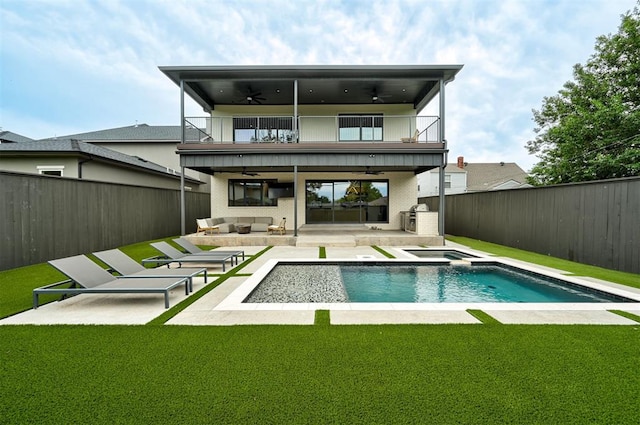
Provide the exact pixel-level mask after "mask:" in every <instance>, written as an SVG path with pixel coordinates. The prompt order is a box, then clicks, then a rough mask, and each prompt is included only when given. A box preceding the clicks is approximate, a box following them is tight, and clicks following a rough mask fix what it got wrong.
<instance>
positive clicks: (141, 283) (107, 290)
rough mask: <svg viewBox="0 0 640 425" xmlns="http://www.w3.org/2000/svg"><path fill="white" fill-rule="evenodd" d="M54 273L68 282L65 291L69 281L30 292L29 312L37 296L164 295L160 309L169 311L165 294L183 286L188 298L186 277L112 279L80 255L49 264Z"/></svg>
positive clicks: (35, 304) (35, 303)
mask: <svg viewBox="0 0 640 425" xmlns="http://www.w3.org/2000/svg"><path fill="white" fill-rule="evenodd" d="M49 264H51V265H52V266H53V267H55V268H56V269H58V270H60V271H61V272H62V273H64V274H65V275H67V277H69V279H70V280H71V282H72V286H71V287H69V288H61V287H60V286H62V285H63V284H68V283H69V281H68V280H67V281H64V282H57V283H53V284H51V285H47V286H43V287H40V288H36V289H34V290H33V308H34V309H35V308H38V302H39V296H40V294H62V295H63V296H66V295H76V294H152V293H161V294H164V307H165V308H169V291H170V290H171V289H173V288H175V287H176V286H178V285H181V284H184V288H185V289H184V291H185V295H189V283H188V280H189V279H188V278H187V277H168V278H156V277H154V278H150V277H149V278H135V279H128V278H127V276H121V277H115V276H113V275H112V274H110V273H109V272H108V271H106V270H104V269H103V268H102V267H100V266H99V265H97V264H96V263H94V262H93V261H92V260H90V259H89V258H87V257H85V256H84V255H76V256H74V257H68V258H62V259H59V260H51V261H49Z"/></svg>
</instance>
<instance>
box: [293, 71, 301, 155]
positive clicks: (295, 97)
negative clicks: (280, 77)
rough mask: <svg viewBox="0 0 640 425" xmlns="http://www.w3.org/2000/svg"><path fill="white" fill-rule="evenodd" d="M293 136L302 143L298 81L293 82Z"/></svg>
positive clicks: (297, 141)
mask: <svg viewBox="0 0 640 425" xmlns="http://www.w3.org/2000/svg"><path fill="white" fill-rule="evenodd" d="M293 134H294V135H295V138H296V141H295V142H296V143H299V142H300V138H299V137H298V80H293Z"/></svg>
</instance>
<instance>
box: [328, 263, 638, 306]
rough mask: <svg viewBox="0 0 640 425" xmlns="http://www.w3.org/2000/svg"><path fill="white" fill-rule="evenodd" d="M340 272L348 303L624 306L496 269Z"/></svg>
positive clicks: (344, 268)
mask: <svg viewBox="0 0 640 425" xmlns="http://www.w3.org/2000/svg"><path fill="white" fill-rule="evenodd" d="M340 270H341V274H342V280H343V285H344V288H345V290H346V293H347V295H348V298H349V302H363V303H379V302H386V303H389V302H396V303H453V302H456V303H462V302H471V303H478V302H490V303H495V302H506V303H517V302H522V303H581V302H589V303H594V302H595V303H597V302H624V301H625V300H624V299H621V297H617V296H615V295H610V294H606V293H604V292H599V291H595V290H590V289H588V288H581V287H578V286H577V285H572V284H568V283H563V284H561V283H560V281H554V280H553V279H549V278H543V277H538V276H536V275H533V274H527V273H522V272H518V271H515V270H512V269H510V268H505V267H500V266H495V265H474V266H448V265H424V266H422V265H366V266H362V265H341V266H340ZM626 301H628V300H626Z"/></svg>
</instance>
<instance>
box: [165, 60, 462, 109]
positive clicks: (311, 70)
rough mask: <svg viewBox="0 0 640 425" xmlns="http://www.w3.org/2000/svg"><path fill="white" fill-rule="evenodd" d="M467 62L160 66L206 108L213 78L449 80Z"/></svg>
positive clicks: (428, 95)
mask: <svg viewBox="0 0 640 425" xmlns="http://www.w3.org/2000/svg"><path fill="white" fill-rule="evenodd" d="M462 67H463V65H242V66H232V65H222V66H159V67H158V69H160V71H161V72H163V73H164V74H165V75H166V76H167V77H168V78H169V79H171V80H172V81H173V82H174V83H175V84H176V85H177V86H180V81H185V82H187V83H189V82H191V83H194V84H185V85H184V88H185V92H186V93H187V94H188V95H189V96H190V97H191V98H193V99H194V100H195V101H196V102H197V103H198V104H199V105H200V106H202V107H203V108H204V109H205V110H212V109H213V108H214V102H213V100H212V99H211V98H210V97H209V96H208V95H207V94H206V93H205V92H204V91H203V90H201V87H199V86H198V85H197V83H199V82H206V81H212V80H243V81H256V82H257V81H260V80H272V81H277V80H281V81H288V80H291V81H292V80H314V79H342V80H354V81H367V80H372V81H374V80H376V81H379V80H394V79H416V80H422V81H425V80H429V81H439V80H443V81H444V82H445V83H448V82H451V81H453V80H454V79H455V76H456V74H457V73H458V72H459V71H460V70H461V69H462ZM439 90H440V88H439V86H438V85H437V84H436V85H435V86H434V87H432V88H431V89H430V90H429V91H428V92H426V93H422V94H421V100H420V101H418V102H417V103H416V105H415V107H416V109H418V110H420V109H422V108H423V107H424V106H425V105H426V104H427V103H429V102H430V101H431V100H432V99H433V98H434V97H435V96H436V95H437V94H438V92H439Z"/></svg>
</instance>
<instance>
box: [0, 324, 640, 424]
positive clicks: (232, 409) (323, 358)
mask: <svg viewBox="0 0 640 425" xmlns="http://www.w3.org/2000/svg"><path fill="white" fill-rule="evenodd" d="M639 338H640V326H504V325H439V326H424V325H402V326H400V325H398V326H326V325H325V326H321V325H316V326H238V327H185V326H179V327H178V326H9V327H7V326H3V327H0V340H1V341H2V350H0V364H1V365H2V367H1V368H0V393H1V394H2V398H1V401H0V418H4V419H0V422H3V421H5V422H4V423H16V424H18V423H19V424H22V423H42V424H45V423H50V424H60V423H105V424H107V423H108V424H112V423H144V424H152V423H180V424H182V423H220V424H295V423H300V424H324V423H336V424H392V423H428V424H443V423H469V424H471V423H473V424H494V423H527V424H529V423H544V424H585V423H602V424H636V423H637V419H638V413H637V407H638V406H639V405H640V380H639V379H638V373H639V372H638V364H640V340H639Z"/></svg>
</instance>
